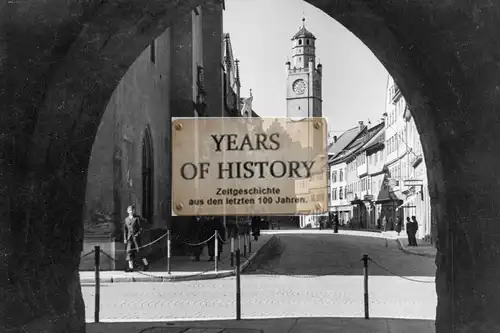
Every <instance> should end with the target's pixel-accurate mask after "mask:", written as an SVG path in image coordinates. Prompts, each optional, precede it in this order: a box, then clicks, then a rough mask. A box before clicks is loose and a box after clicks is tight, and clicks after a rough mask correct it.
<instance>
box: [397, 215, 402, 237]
mask: <svg viewBox="0 0 500 333" xmlns="http://www.w3.org/2000/svg"><path fill="white" fill-rule="evenodd" d="M401 227H402V221H401V217H400V216H398V217H397V218H396V232H397V233H398V236H399V234H400V233H401Z"/></svg>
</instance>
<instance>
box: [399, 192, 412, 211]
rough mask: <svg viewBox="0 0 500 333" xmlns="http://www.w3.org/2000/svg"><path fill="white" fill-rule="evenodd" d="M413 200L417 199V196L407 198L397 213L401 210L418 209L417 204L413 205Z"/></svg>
mask: <svg viewBox="0 0 500 333" xmlns="http://www.w3.org/2000/svg"><path fill="white" fill-rule="evenodd" d="M413 199H415V194H413V195H411V196H409V197H408V198H406V199H405V200H404V201H403V203H402V204H401V205H399V206H398V207H397V208H396V211H398V210H399V209H400V208H413V207H416V206H415V204H414V203H413Z"/></svg>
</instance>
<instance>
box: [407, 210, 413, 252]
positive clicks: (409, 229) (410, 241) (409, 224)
mask: <svg viewBox="0 0 500 333" xmlns="http://www.w3.org/2000/svg"><path fill="white" fill-rule="evenodd" d="M412 229H413V223H412V222H411V220H410V217H409V216H407V217H406V235H407V236H408V246H413V236H412V235H413V233H412Z"/></svg>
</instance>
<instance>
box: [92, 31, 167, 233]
mask: <svg viewBox="0 0 500 333" xmlns="http://www.w3.org/2000/svg"><path fill="white" fill-rule="evenodd" d="M151 52H154V58H152V57H151ZM153 60H154V62H153ZM169 97H170V30H169V29H167V30H166V31H165V32H164V33H163V34H162V35H160V36H159V37H158V38H156V40H155V46H154V47H151V46H148V47H147V48H146V49H145V50H144V52H143V53H142V54H141V55H140V56H139V58H138V59H137V60H136V61H135V62H134V63H133V64H132V66H131V67H130V68H129V70H128V71H127V73H126V74H125V76H124V77H123V79H122V80H121V81H120V83H119V84H118V86H117V87H116V90H115V92H114V93H113V95H112V97H111V100H110V102H109V103H108V106H107V107H106V111H105V112H104V116H103V118H102V120H101V124H100V126H99V129H98V131H97V135H96V140H95V142H94V145H93V147H92V154H91V157H90V163H89V169H88V176H87V191H86V200H85V201H86V205H85V212H84V213H85V216H84V221H85V236H86V237H87V238H88V237H103V236H106V235H107V236H109V237H111V236H118V239H121V238H120V236H121V225H122V223H123V220H124V219H125V217H126V214H127V213H126V207H127V206H128V205H129V204H132V203H134V204H136V208H137V212H138V213H139V214H140V213H141V209H142V206H141V204H142V201H143V198H142V174H141V172H142V142H143V138H144V135H145V132H146V130H149V131H150V133H151V137H152V141H153V152H154V168H153V170H154V171H153V175H154V176H153V179H154V181H153V184H154V191H153V198H154V199H153V200H154V204H153V206H154V217H153V220H152V221H148V222H149V227H152V228H165V226H166V218H167V210H166V209H167V206H166V203H165V200H166V193H167V192H168V187H167V186H166V185H167V178H168V177H169V174H168V168H167V165H166V164H167V158H166V157H165V152H166V151H167V147H166V143H168V141H169V140H168V134H169V133H168V131H167V130H166V128H168V127H169V124H170V121H169V116H170V103H169ZM115 162H117V163H115ZM115 191H116V192H117V193H118V197H117V196H115V195H114V192H115ZM100 216H105V217H106V218H107V220H106V221H104V220H103V218H100ZM110 221H111V222H112V223H113V224H114V225H110V223H109V222H110Z"/></svg>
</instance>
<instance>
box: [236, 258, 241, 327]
mask: <svg viewBox="0 0 500 333" xmlns="http://www.w3.org/2000/svg"><path fill="white" fill-rule="evenodd" d="M240 278H241V275H240V250H239V249H238V250H236V320H241V280H240Z"/></svg>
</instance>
